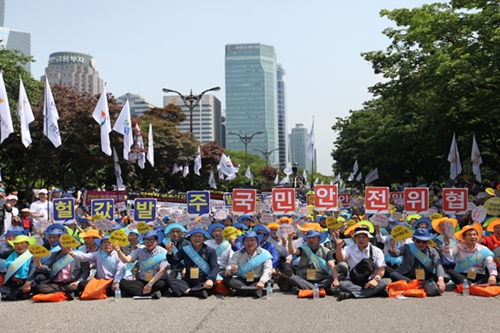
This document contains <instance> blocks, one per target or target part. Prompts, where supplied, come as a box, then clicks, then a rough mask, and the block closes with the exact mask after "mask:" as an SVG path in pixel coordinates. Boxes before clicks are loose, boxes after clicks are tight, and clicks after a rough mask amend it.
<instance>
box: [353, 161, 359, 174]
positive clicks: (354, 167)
mask: <svg viewBox="0 0 500 333" xmlns="http://www.w3.org/2000/svg"><path fill="white" fill-rule="evenodd" d="M358 168H359V167H358V160H356V161H355V162H354V165H353V166H352V173H353V174H354V175H355V174H356V173H357V172H358Z"/></svg>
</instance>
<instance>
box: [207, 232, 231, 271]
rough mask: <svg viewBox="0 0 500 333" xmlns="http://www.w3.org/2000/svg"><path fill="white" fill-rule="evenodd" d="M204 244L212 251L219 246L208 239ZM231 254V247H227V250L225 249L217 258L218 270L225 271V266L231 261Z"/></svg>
mask: <svg viewBox="0 0 500 333" xmlns="http://www.w3.org/2000/svg"><path fill="white" fill-rule="evenodd" d="M223 242H224V241H223ZM205 244H207V246H209V247H211V248H212V249H214V250H215V249H216V248H217V247H218V246H219V244H217V242H216V241H215V239H209V240H207V241H205ZM233 253H234V251H233V249H232V248H231V245H229V246H228V247H227V249H225V250H224V252H222V253H221V255H220V256H219V257H217V264H219V268H220V269H226V267H227V265H228V264H229V259H231V256H232V255H233Z"/></svg>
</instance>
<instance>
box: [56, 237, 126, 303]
mask: <svg viewBox="0 0 500 333" xmlns="http://www.w3.org/2000/svg"><path fill="white" fill-rule="evenodd" d="M95 243H96V244H97V246H98V247H99V251H95V252H90V253H83V252H80V251H73V250H72V249H67V250H66V252H68V254H69V255H71V256H72V257H73V258H75V259H76V260H78V261H80V262H90V263H92V265H93V267H94V268H95V269H96V273H95V276H94V277H95V278H96V279H105V280H109V279H113V282H112V283H110V284H109V285H108V287H107V289H106V295H107V296H114V294H115V290H116V288H118V286H119V285H120V281H121V280H122V279H123V277H124V276H125V264H124V263H123V262H122V261H121V260H120V258H119V257H118V254H117V253H116V252H115V251H113V247H112V245H111V243H110V242H109V236H104V237H103V238H100V239H99V238H98V239H96V240H95ZM87 283H88V280H86V281H82V282H81V283H79V284H78V291H79V292H80V293H81V292H83V290H84V289H85V287H86V286H87Z"/></svg>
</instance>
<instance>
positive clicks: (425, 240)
mask: <svg viewBox="0 0 500 333" xmlns="http://www.w3.org/2000/svg"><path fill="white" fill-rule="evenodd" d="M436 236H437V235H436V234H431V233H430V232H429V230H428V229H424V228H417V229H415V232H414V233H413V243H408V244H405V245H403V246H401V247H400V248H396V242H395V241H394V240H393V239H391V242H390V243H391V244H390V245H391V248H390V250H389V254H390V255H391V256H392V257H399V256H402V258H403V261H402V262H401V265H400V266H399V268H398V269H397V270H395V271H394V272H392V273H391V275H390V277H391V280H392V281H399V280H405V281H407V282H411V281H412V280H421V281H422V286H423V287H424V289H425V290H426V292H427V295H428V296H437V295H440V294H441V293H443V292H444V291H445V289H446V282H448V280H449V276H448V275H447V274H445V271H444V268H443V266H442V265H441V257H440V256H439V253H438V252H437V251H436V250H435V249H434V248H432V247H429V241H430V240H432V239H434V238H435V237H436Z"/></svg>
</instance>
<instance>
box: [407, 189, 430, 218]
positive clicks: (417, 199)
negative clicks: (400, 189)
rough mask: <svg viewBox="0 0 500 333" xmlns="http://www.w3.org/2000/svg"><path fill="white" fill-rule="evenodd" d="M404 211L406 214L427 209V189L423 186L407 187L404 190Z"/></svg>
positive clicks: (417, 212)
mask: <svg viewBox="0 0 500 333" xmlns="http://www.w3.org/2000/svg"><path fill="white" fill-rule="evenodd" d="M404 198H405V211H406V213H408V214H419V213H421V212H427V211H428V210H429V189H428V188H424V187H415V188H411V187H407V188H405V192H404Z"/></svg>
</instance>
